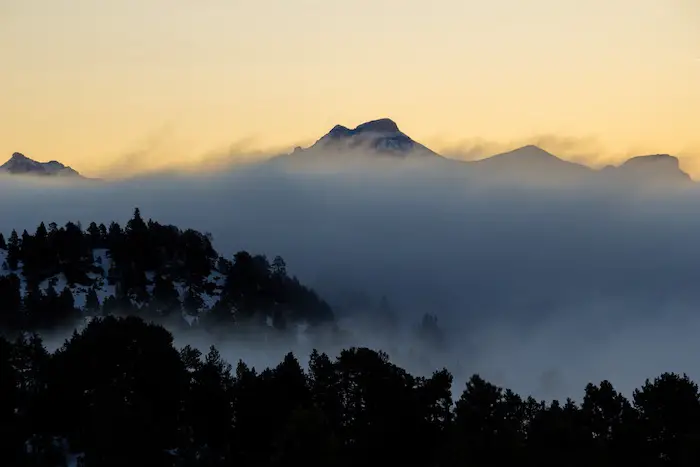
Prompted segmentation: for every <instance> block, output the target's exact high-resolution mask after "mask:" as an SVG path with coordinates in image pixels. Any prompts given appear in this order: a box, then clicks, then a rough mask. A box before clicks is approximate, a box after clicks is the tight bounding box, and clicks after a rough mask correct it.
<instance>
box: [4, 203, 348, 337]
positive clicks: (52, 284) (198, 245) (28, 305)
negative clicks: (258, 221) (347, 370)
mask: <svg viewBox="0 0 700 467" xmlns="http://www.w3.org/2000/svg"><path fill="white" fill-rule="evenodd" d="M0 310H2V315H0V321H1V322H0V327H1V328H4V329H15V330H20V329H32V330H37V329H52V328H56V327H61V326H68V327H70V326H73V325H75V322H76V321H77V320H81V319H83V318H84V317H85V316H99V315H108V314H119V315H137V316H141V317H143V318H146V319H155V320H166V321H169V322H171V323H172V322H174V323H176V324H179V325H183V326H199V325H201V326H204V327H207V328H209V329H212V328H217V329H224V328H226V327H229V326H235V325H243V324H248V323H255V324H267V325H268V326H270V327H274V328H278V329H285V328H286V327H287V325H290V324H300V325H301V324H303V325H312V326H313V325H318V324H322V323H325V322H330V321H333V319H334V316H333V312H332V310H331V308H330V306H329V305H328V304H326V303H325V302H324V301H323V300H322V299H321V298H320V297H318V295H317V294H316V293H315V292H314V291H313V290H311V289H309V288H307V287H305V286H304V285H302V284H301V283H299V281H298V280H297V279H296V278H294V277H290V276H289V275H288V274H287V270H286V265H285V263H284V260H283V259H282V258H280V257H276V258H274V260H273V261H272V262H271V263H270V262H269V261H268V260H267V259H266V258H265V257H264V256H261V255H251V254H249V253H248V252H245V251H241V252H238V253H236V254H235V255H234V257H233V258H232V259H230V260H229V259H226V258H223V257H220V256H219V255H218V253H216V251H215V250H214V248H213V246H212V239H211V236H209V235H206V234H202V233H200V232H197V231H194V230H185V231H181V230H180V229H178V228H177V227H175V226H168V225H161V224H159V223H157V222H154V221H152V220H148V221H144V220H143V219H142V218H141V215H140V211H139V210H138V209H136V210H135V212H134V217H133V218H132V219H131V220H130V221H129V222H128V223H127V225H126V226H125V227H124V228H122V227H121V226H120V225H119V224H117V223H112V224H111V225H110V226H109V227H106V226H105V225H97V224H95V223H91V224H90V225H89V227H88V228H87V230H85V231H83V230H82V229H81V227H80V226H79V225H77V224H73V223H68V224H66V225H65V226H64V227H60V228H59V227H58V226H57V225H56V224H49V226H48V228H47V227H46V226H45V225H44V224H43V223H42V224H41V225H39V226H38V228H37V230H36V232H35V233H34V234H29V233H28V232H26V231H24V232H23V233H22V234H21V235H20V234H18V233H17V232H16V231H12V233H11V234H10V235H9V236H7V237H4V236H0Z"/></svg>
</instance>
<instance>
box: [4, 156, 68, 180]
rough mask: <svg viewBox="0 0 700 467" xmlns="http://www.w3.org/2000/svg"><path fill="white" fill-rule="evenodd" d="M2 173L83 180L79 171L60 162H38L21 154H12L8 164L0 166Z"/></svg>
mask: <svg viewBox="0 0 700 467" xmlns="http://www.w3.org/2000/svg"><path fill="white" fill-rule="evenodd" d="M0 173H6V174H11V175H41V176H52V177H81V178H82V175H80V174H79V173H78V172H77V171H75V170H73V169H72V168H70V167H68V166H66V165H63V164H61V163H60V162H58V161H49V162H38V161H35V160H33V159H30V158H28V157H27V156H25V155H24V154H21V153H19V152H16V153H14V154H12V157H11V158H10V159H9V160H8V161H7V162H5V163H4V164H2V165H0Z"/></svg>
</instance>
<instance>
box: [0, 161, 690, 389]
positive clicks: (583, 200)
mask: <svg viewBox="0 0 700 467" xmlns="http://www.w3.org/2000/svg"><path fill="white" fill-rule="evenodd" d="M699 196H700V193H698V192H697V191H695V190H691V191H685V192H683V193H675V194H671V193H667V194H663V193H659V192H655V193H653V194H651V193H644V192H640V191H635V192H632V191H629V190H624V189H621V188H616V187H609V188H607V189H602V188H601V187H597V188H596V189H595V190H592V189H587V188H586V187H581V186H579V187H577V188H551V187H548V188H544V187H539V188H538V187H532V186H530V187H522V186H515V185H511V186H504V185H499V186H496V185H490V184H488V183H476V182H474V181H473V180H470V181H466V180H463V179H460V178H459V177H456V176H452V177H446V176H445V175H444V173H440V172H436V171H431V170H429V169H420V170H407V171H398V172H395V171H386V170H381V171H377V170H373V169H372V168H371V167H368V168H366V169H355V170H353V171H352V172H343V173H334V174H333V173H325V174H309V173H304V172H295V173H290V172H285V171H281V170H277V169H276V170H272V169H262V168H255V167H249V168H240V169H238V170H237V171H231V172H226V173H218V174H215V175H213V174H199V175H178V176H176V175H169V176H165V175H159V176H157V175H154V176H148V177H141V178H138V179H132V180H128V181H122V182H110V183H103V184H76V185H65V184H51V185H47V184H45V183H41V182H37V181H34V182H28V181H27V180H25V179H21V178H7V177H5V178H2V179H0V219H2V222H1V223H0V230H1V231H2V232H4V233H5V234H7V233H9V232H10V231H11V230H12V229H13V228H16V229H18V230H20V231H21V229H25V228H26V229H29V230H33V229H34V228H35V227H36V225H37V224H38V223H39V222H40V221H45V222H51V221H55V222H58V223H64V222H66V221H69V220H71V221H81V222H82V223H83V224H84V225H86V223H87V222H89V221H92V220H94V221H97V222H105V223H108V222H109V221H112V220H116V221H119V222H126V220H128V218H129V217H130V216H131V213H132V211H133V208H134V207H136V206H138V207H140V208H141V211H142V213H143V215H144V216H146V217H151V218H153V219H156V220H158V221H160V222H164V223H172V224H176V225H178V226H180V227H181V228H188V227H192V228H195V229H198V230H201V231H208V232H211V233H212V234H213V236H214V242H215V247H216V248H217V250H218V251H219V253H221V254H224V255H227V256H228V255H231V254H233V253H234V252H235V251H238V250H241V249H246V250H249V251H251V252H256V253H264V254H267V255H268V256H270V257H271V256H274V255H276V254H279V255H282V256H283V257H284V258H285V259H286V260H287V263H288V266H289V269H290V271H291V272H293V273H294V274H296V275H298V276H299V278H300V279H301V280H302V281H304V282H306V283H308V284H310V285H311V286H313V287H314V288H316V289H317V290H318V291H319V292H320V293H321V294H322V295H323V296H324V297H325V298H327V299H328V300H329V301H330V302H332V303H334V304H337V305H338V310H339V313H340V314H341V316H342V318H343V322H344V323H345V324H344V325H345V326H347V327H349V328H350V330H351V331H352V334H353V338H352V339H353V342H354V343H355V344H356V345H365V344H367V345H372V346H375V347H376V346H381V347H386V350H388V351H389V353H390V354H391V355H392V356H393V357H394V358H395V359H396V360H397V362H398V363H400V364H402V365H404V366H406V367H407V368H408V369H413V370H414V371H428V370H430V369H431V368H437V367H441V366H447V367H448V368H449V369H450V370H452V371H453V372H455V374H456V376H457V382H458V384H462V382H463V381H464V379H465V378H466V377H467V376H468V375H469V374H471V373H474V372H479V373H482V374H483V375H484V376H485V377H487V378H489V379H491V380H493V381H494V382H497V383H499V384H502V385H506V386H509V387H512V388H513V389H515V390H517V391H520V392H523V393H534V394H536V395H538V396H541V397H566V396H573V397H578V396H580V394H582V391H583V387H584V385H585V384H586V383H587V382H588V381H596V382H598V381H600V380H601V379H610V380H612V381H613V383H614V384H616V385H618V386H619V387H620V389H622V390H625V391H629V390H631V389H632V388H634V387H636V386H638V385H640V384H641V383H642V382H643V380H644V378H647V377H653V376H656V375H658V374H659V373H660V372H662V371H667V370H668V371H681V372H682V371H685V372H688V373H689V374H690V375H691V376H693V377H695V378H696V379H697V378H699V377H700V363H698V361H697V358H696V354H697V352H698V351H700V341H698V339H697V337H696V336H697V333H698V331H699V330H700V315H698V312H697V304H698V303H700V287H698V285H697V283H698V279H699V278H700V248H698V240H697V239H698V238H700V204H699V203H698V201H699V200H700V198H699ZM382 296H386V297H387V298H388V300H389V301H390V303H391V305H392V307H393V308H394V309H395V310H396V312H397V313H398V315H399V319H400V321H401V323H402V324H403V325H404V331H403V332H402V333H400V335H399V337H396V339H394V341H388V340H382V339H383V338H382V336H383V334H382V333H381V332H378V330H377V326H376V325H372V322H371V320H370V322H369V323H368V322H367V317H366V316H364V317H363V318H362V319H361V318H360V316H362V315H363V312H365V311H367V310H366V309H363V306H364V305H358V303H362V302H363V300H364V302H366V303H370V304H376V303H378V302H379V300H380V299H381V297H382ZM424 313H434V314H436V315H437V316H438V318H439V324H440V326H441V327H442V328H443V329H444V330H445V332H446V335H447V341H448V348H447V350H446V351H445V352H438V351H434V352H433V351H429V350H427V349H421V348H419V347H418V346H417V345H416V344H415V342H414V340H413V338H412V337H411V336H412V334H411V333H410V327H411V326H413V325H415V324H417V323H418V322H419V319H420V317H421V316H422V315H423V314H424ZM203 339H205V338H204V337H201V338H199V341H198V343H199V344H201V345H206V342H203V341H202V340H203ZM180 343H181V344H182V343H183V342H180ZM313 344H314V343H306V344H304V343H297V344H295V345H294V346H292V347H294V348H295V349H296V350H298V351H299V352H300V353H301V354H304V353H306V351H307V350H308V348H309V346H311V345H313ZM219 345H221V346H222V348H223V350H224V353H225V355H226V356H227V357H228V358H229V359H230V360H237V359H238V358H244V359H257V360H258V361H256V362H255V363H257V364H258V365H262V364H264V363H265V361H266V359H269V361H268V363H269V364H273V363H276V360H279V358H281V356H282V355H283V353H284V352H285V351H287V350H288V349H289V346H290V345H291V344H285V345H281V346H279V345H278V347H274V348H273V347H269V348H263V349H262V350H260V349H258V350H254V349H252V348H251V347H250V346H247V344H246V345H244V344H242V343H240V342H224V343H219ZM411 348H412V349H413V351H411V350H410V349H411ZM322 350H325V349H323V348H322ZM328 350H329V351H331V352H332V351H333V349H332V348H331V347H329V348H328ZM302 356H303V357H305V355H302ZM455 391H461V387H459V386H458V387H455Z"/></svg>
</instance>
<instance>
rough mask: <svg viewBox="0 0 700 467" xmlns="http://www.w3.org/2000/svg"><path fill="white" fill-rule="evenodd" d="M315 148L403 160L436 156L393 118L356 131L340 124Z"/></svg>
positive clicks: (384, 119)
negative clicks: (401, 127)
mask: <svg viewBox="0 0 700 467" xmlns="http://www.w3.org/2000/svg"><path fill="white" fill-rule="evenodd" d="M311 148H314V149H323V150H326V149H338V150H342V151H348V152H352V151H357V150H359V151H369V152H370V153H379V154H383V155H389V154H390V155H394V156H402V157H403V156H407V155H409V154H429V155H436V154H435V153H434V152H433V151H431V150H429V149H428V148H426V147H425V146H423V145H421V144H419V143H416V142H415V141H413V140H412V139H411V138H410V137H408V135H406V134H404V133H402V132H401V130H399V126H398V125H397V124H396V122H394V121H393V120H392V119H390V118H379V119H376V120H370V121H367V122H365V123H361V124H360V125H357V126H356V127H355V128H353V129H350V128H348V127H346V126H343V125H336V126H334V127H333V128H332V129H331V131H329V132H328V133H327V134H326V135H325V136H323V137H322V138H321V139H320V140H318V141H317V142H316V144H314V145H313V146H312V147H311ZM311 148H309V149H311Z"/></svg>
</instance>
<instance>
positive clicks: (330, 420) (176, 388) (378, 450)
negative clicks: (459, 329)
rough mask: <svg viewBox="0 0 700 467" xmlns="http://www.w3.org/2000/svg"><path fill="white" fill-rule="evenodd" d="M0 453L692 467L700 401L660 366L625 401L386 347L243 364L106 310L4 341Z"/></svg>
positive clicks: (231, 461) (697, 451) (0, 344)
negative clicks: (569, 393)
mask: <svg viewBox="0 0 700 467" xmlns="http://www.w3.org/2000/svg"><path fill="white" fill-rule="evenodd" d="M0 374H1V375H2V378H1V379H0V384H1V385H2V388H1V389H0V390H1V391H2V394H3V397H1V398H0V439H2V443H0V458H1V459H3V465H8V466H17V467H19V466H30V465H31V466H63V465H66V461H67V460H71V461H72V460H75V459H78V458H79V459H80V462H81V464H80V465H83V466H86V467H92V466H95V467H109V466H115V467H116V466H124V465H148V466H152V467H155V466H168V467H171V466H172V467H175V466H182V467H185V466H187V467H189V466H192V467H194V466H206V467H210V466H234V465H235V466H256V467H264V466H291V465H305V466H319V467H320V466H324V467H332V466H344V467H345V466H347V467H351V466H357V465H408V466H458V465H470V466H494V465H538V466H562V465H565V466H582V467H583V466H586V467H589V466H592V465H595V466H620V465H642V466H666V465H669V466H690V465H698V462H700V398H699V395H698V386H697V385H696V384H695V383H693V382H692V381H691V380H689V379H688V378H687V377H686V376H680V375H676V374H663V375H661V376H660V377H659V378H656V379H655V380H653V381H647V382H646V383H645V384H644V385H643V386H642V387H641V388H640V389H638V390H636V391H635V392H634V394H633V396H632V398H631V399H630V400H628V399H626V398H625V397H624V396H623V395H622V394H620V393H618V392H617V391H616V390H615V389H614V388H613V386H612V385H611V383H609V382H607V381H603V382H602V383H600V384H598V385H594V384H589V385H588V386H587V387H586V388H585V392H584V394H583V398H582V400H581V401H580V403H575V402H574V401H572V400H567V401H564V402H558V401H553V402H549V403H545V402H541V401H537V400H535V399H533V398H531V397H521V396H519V395H518V394H516V393H514V392H513V391H510V390H507V389H502V388H499V387H496V386H494V385H493V384H490V383H489V382H487V381H484V380H483V379H481V378H480V377H479V376H473V377H472V378H471V379H470V380H469V382H468V383H467V385H466V387H464V388H460V392H459V394H458V397H457V398H456V400H453V397H452V376H451V375H450V373H449V372H448V371H447V370H442V371H438V372H436V373H434V374H433V375H432V376H431V377H416V376H413V375H411V374H409V373H407V372H406V371H404V370H402V369H401V368H399V367H397V366H395V365H393V364H392V363H390V361H389V360H388V357H387V355H385V354H383V353H381V352H375V351H372V350H369V349H366V348H351V349H348V350H345V351H343V352H341V354H340V355H339V356H338V357H337V358H334V359H332V358H330V357H329V356H328V355H325V354H322V353H318V352H316V351H314V352H313V353H312V354H311V356H310V360H309V364H308V370H307V371H304V370H303V368H302V365H300V363H299V361H298V360H297V359H296V358H295V356H293V355H292V354H289V355H287V356H286V357H285V358H284V359H283V361H282V362H281V363H279V365H277V366H276V367H274V368H271V369H264V370H263V371H256V369H254V368H250V367H249V366H247V365H246V364H245V363H244V362H242V361H239V362H238V364H237V365H236V367H235V368H233V367H232V366H231V365H229V363H227V362H226V361H225V360H224V359H223V358H222V356H221V355H220V354H219V352H218V351H217V350H216V348H214V347H212V348H211V349H210V350H209V351H208V352H207V353H206V354H204V355H203V354H202V353H200V352H199V351H198V350H196V349H193V348H191V347H189V346H188V347H185V348H183V349H181V350H178V349H176V348H175V347H174V346H173V338H172V335H171V334H170V333H169V332H168V331H166V330H165V329H164V328H162V327H160V326H157V325H153V324H147V323H145V322H144V321H143V320H141V319H139V318H135V317H128V318H115V317H107V318H98V319H96V320H93V321H92V322H91V323H89V325H88V326H87V327H86V328H85V329H84V330H83V331H82V332H76V333H74V334H73V336H72V337H71V338H70V339H69V340H67V341H66V343H65V344H64V345H63V346H62V347H61V348H60V349H58V350H57V351H56V352H55V353H53V354H51V353H49V352H47V351H46V349H45V348H44V346H43V345H42V341H41V339H40V338H39V337H38V336H37V335H27V336H24V337H22V338H21V339H18V340H17V341H14V342H11V341H8V340H5V339H0Z"/></svg>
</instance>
